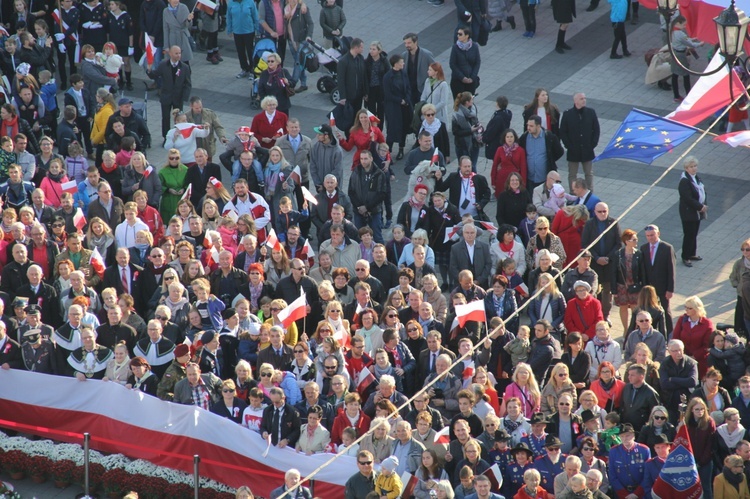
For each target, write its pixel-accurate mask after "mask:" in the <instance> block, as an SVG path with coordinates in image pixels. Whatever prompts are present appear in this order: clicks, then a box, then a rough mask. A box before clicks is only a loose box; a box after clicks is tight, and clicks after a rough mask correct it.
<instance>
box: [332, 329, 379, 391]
mask: <svg viewBox="0 0 750 499" xmlns="http://www.w3.org/2000/svg"><path fill="white" fill-rule="evenodd" d="M336 339H338V338H336ZM374 382H375V375H373V374H372V373H371V372H370V370H369V369H367V368H366V367H365V368H364V369H362V370H361V371H360V372H359V375H358V376H357V391H358V392H359V394H360V395H362V394H363V393H365V391H366V390H367V389H368V388H369V387H370V385H371V384H373V383H374Z"/></svg>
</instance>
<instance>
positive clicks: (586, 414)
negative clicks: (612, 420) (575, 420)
mask: <svg viewBox="0 0 750 499" xmlns="http://www.w3.org/2000/svg"><path fill="white" fill-rule="evenodd" d="M596 418H597V416H596V414H594V412H593V411H592V410H591V409H586V410H585V411H583V412H581V419H583V422H584V423H588V422H589V421H591V420H592V419H596Z"/></svg>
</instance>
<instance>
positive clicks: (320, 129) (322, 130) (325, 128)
mask: <svg viewBox="0 0 750 499" xmlns="http://www.w3.org/2000/svg"><path fill="white" fill-rule="evenodd" d="M313 132H315V133H319V134H321V135H328V136H330V137H333V128H331V125H326V124H323V125H320V126H316V127H314V128H313Z"/></svg>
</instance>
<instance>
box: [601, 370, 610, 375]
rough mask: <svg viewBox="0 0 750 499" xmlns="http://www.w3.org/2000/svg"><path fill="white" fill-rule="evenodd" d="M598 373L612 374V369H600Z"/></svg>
mask: <svg viewBox="0 0 750 499" xmlns="http://www.w3.org/2000/svg"><path fill="white" fill-rule="evenodd" d="M600 374H612V371H610V370H609V369H602V370H601V373H600Z"/></svg>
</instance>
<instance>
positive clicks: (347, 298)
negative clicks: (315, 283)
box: [331, 267, 354, 305]
mask: <svg viewBox="0 0 750 499" xmlns="http://www.w3.org/2000/svg"><path fill="white" fill-rule="evenodd" d="M331 276H332V277H333V289H334V291H336V299H337V300H338V301H340V302H341V303H342V304H344V305H348V304H350V303H351V302H353V301H354V289H353V288H352V287H351V286H349V280H350V279H351V275H350V274H349V270H348V269H347V268H346V267H337V268H335V269H333V272H331Z"/></svg>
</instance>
